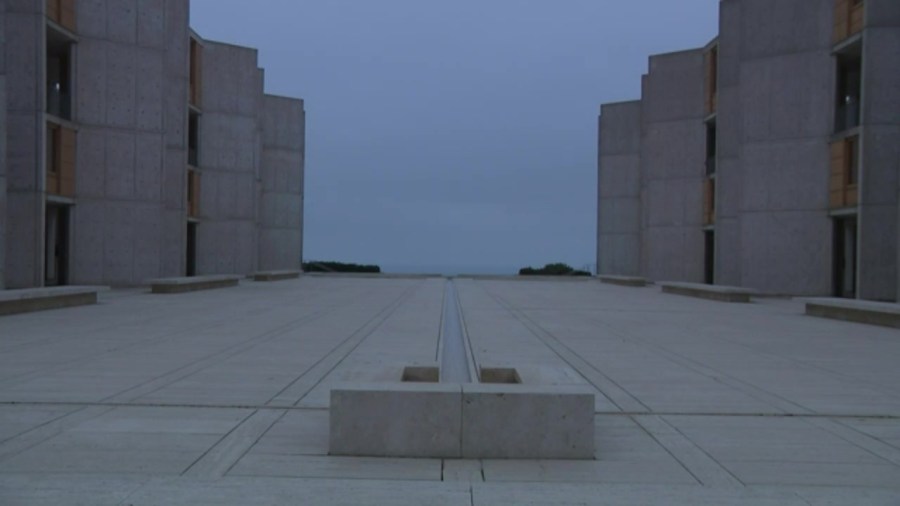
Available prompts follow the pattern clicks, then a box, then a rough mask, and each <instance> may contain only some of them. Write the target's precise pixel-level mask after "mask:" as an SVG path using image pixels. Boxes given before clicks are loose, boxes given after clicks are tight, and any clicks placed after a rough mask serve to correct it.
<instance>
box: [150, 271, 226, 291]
mask: <svg viewBox="0 0 900 506" xmlns="http://www.w3.org/2000/svg"><path fill="white" fill-rule="evenodd" d="M240 279H241V277H240V276H233V275H219V276H192V277H183V278H162V279H152V280H150V281H147V284H149V285H150V290H151V291H152V292H153V293H185V292H196V291H198V290H212V289H214V288H227V287H230V286H237V284H238V281H240Z"/></svg>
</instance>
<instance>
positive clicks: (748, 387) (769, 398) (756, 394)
mask: <svg viewBox="0 0 900 506" xmlns="http://www.w3.org/2000/svg"><path fill="white" fill-rule="evenodd" d="M588 319H589V320H590V321H591V322H593V323H596V324H598V325H602V326H604V327H606V328H607V329H609V330H610V331H611V332H612V334H613V335H615V336H617V337H619V338H621V339H623V340H625V341H631V342H632V343H634V344H637V345H639V346H642V347H644V348H650V349H655V350H657V351H658V352H659V353H662V355H663V356H665V357H666V358H668V359H669V360H671V361H672V362H674V363H676V364H679V365H681V366H682V367H685V368H687V369H690V370H692V371H694V372H695V373H697V374H700V375H701V376H705V377H707V378H709V379H710V380H712V381H715V382H717V383H722V384H724V385H727V386H729V387H731V388H734V389H735V390H737V391H739V392H742V393H744V394H746V395H748V396H750V397H752V398H754V399H756V400H758V401H760V402H763V403H765V404H768V405H770V406H772V407H774V408H775V409H780V410H781V411H783V412H784V413H796V412H797V411H798V410H797V408H799V411H800V412H801V413H802V414H813V413H815V411H813V410H811V409H809V408H806V407H804V406H802V405H800V404H797V403H795V402H793V401H791V400H789V399H786V398H784V397H781V396H780V395H778V394H775V393H772V392H769V391H767V390H764V389H762V388H760V387H757V386H755V385H752V384H750V383H747V382H745V381H743V380H741V379H738V378H735V377H733V376H731V375H730V374H727V373H724V372H722V371H719V370H718V369H713V368H712V367H708V366H706V365H703V364H701V363H699V362H697V361H695V360H693V359H690V358H688V357H685V356H683V355H681V354H679V353H676V352H674V351H671V350H669V349H668V348H665V347H663V346H660V345H658V344H655V343H651V342H648V341H647V340H645V339H642V338H640V337H637V336H635V335H634V334H632V333H630V332H628V331H627V330H623V329H621V328H620V327H617V326H615V325H610V324H609V323H607V322H604V321H602V320H597V319H594V318H592V317H589V318H588Z"/></svg>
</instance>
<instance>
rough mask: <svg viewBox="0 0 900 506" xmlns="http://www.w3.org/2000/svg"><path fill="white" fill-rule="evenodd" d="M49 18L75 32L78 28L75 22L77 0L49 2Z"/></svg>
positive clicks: (52, 0)
mask: <svg viewBox="0 0 900 506" xmlns="http://www.w3.org/2000/svg"><path fill="white" fill-rule="evenodd" d="M47 17H48V18H50V19H51V20H52V21H54V22H55V23H56V24H58V25H60V26H62V27H63V28H65V29H67V30H69V31H72V32H74V31H75V29H76V28H77V27H78V25H77V23H76V21H75V19H76V17H75V0H47Z"/></svg>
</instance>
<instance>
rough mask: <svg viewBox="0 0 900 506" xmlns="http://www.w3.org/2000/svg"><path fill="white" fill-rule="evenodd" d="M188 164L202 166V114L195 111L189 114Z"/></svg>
mask: <svg viewBox="0 0 900 506" xmlns="http://www.w3.org/2000/svg"><path fill="white" fill-rule="evenodd" d="M188 165H190V166H191V167H199V166H200V115H199V114H197V113H195V112H193V111H191V113H190V114H189V115H188Z"/></svg>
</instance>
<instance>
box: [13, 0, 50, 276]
mask: <svg viewBox="0 0 900 506" xmlns="http://www.w3.org/2000/svg"><path fill="white" fill-rule="evenodd" d="M43 8H44V2H14V3H10V4H9V5H6V11H5V14H4V17H5V20H4V32H5V33H4V35H5V38H4V47H3V51H4V64H5V68H6V90H5V91H6V93H5V108H6V177H5V180H6V181H5V186H6V192H5V193H6V197H5V200H6V202H5V208H6V212H5V217H6V218H5V219H6V226H5V234H6V238H5V249H6V251H5V257H6V258H5V269H4V270H5V278H6V283H5V284H6V287H7V288H26V287H32V286H40V285H41V284H42V283H43V236H44V234H43V223H44V220H43V215H44V197H43V190H44V181H43V175H44V172H43V163H44V144H43V138H44V130H45V127H44V124H43V111H44V102H45V98H44V72H45V67H44V59H45V58H44V55H45V40H44V25H45V18H44V12H43Z"/></svg>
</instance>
